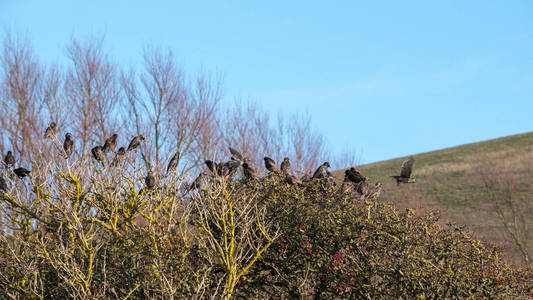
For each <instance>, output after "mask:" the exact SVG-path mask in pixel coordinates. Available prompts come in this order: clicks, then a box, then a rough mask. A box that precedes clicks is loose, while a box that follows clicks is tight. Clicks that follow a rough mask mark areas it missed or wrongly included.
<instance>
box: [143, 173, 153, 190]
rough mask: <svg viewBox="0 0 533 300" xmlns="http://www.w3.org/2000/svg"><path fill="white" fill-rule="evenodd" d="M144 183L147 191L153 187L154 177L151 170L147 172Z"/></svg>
mask: <svg viewBox="0 0 533 300" xmlns="http://www.w3.org/2000/svg"><path fill="white" fill-rule="evenodd" d="M144 183H145V184H146V187H147V188H148V189H149V190H151V189H153V188H154V187H155V177H154V174H153V173H152V171H151V170H150V171H148V175H146V177H145V178H144Z"/></svg>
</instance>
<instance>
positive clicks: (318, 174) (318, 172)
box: [311, 162, 329, 179]
mask: <svg viewBox="0 0 533 300" xmlns="http://www.w3.org/2000/svg"><path fill="white" fill-rule="evenodd" d="M328 168H329V162H325V163H323V164H322V165H321V166H320V167H318V169H316V171H315V173H313V176H312V177H311V179H317V178H325V177H326V175H327V172H328ZM324 174H326V175H324Z"/></svg>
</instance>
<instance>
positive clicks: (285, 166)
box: [281, 157, 291, 174]
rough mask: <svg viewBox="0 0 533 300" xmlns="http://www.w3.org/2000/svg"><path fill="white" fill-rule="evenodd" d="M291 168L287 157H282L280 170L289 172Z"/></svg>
mask: <svg viewBox="0 0 533 300" xmlns="http://www.w3.org/2000/svg"><path fill="white" fill-rule="evenodd" d="M290 168H291V163H290V162H289V158H288V157H285V158H284V159H283V162H282V163H281V172H283V173H285V174H289V169H290Z"/></svg>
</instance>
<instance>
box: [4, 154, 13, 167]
mask: <svg viewBox="0 0 533 300" xmlns="http://www.w3.org/2000/svg"><path fill="white" fill-rule="evenodd" d="M4 164H5V165H6V167H9V166H14V165H15V157H14V156H13V153H11V151H7V154H6V156H5V157H4Z"/></svg>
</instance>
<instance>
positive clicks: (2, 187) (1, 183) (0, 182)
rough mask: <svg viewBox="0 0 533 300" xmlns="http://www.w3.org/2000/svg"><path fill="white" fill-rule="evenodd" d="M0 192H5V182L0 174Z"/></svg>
mask: <svg viewBox="0 0 533 300" xmlns="http://www.w3.org/2000/svg"><path fill="white" fill-rule="evenodd" d="M0 192H4V193H6V192H7V183H6V180H5V179H4V177H2V176H0Z"/></svg>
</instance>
